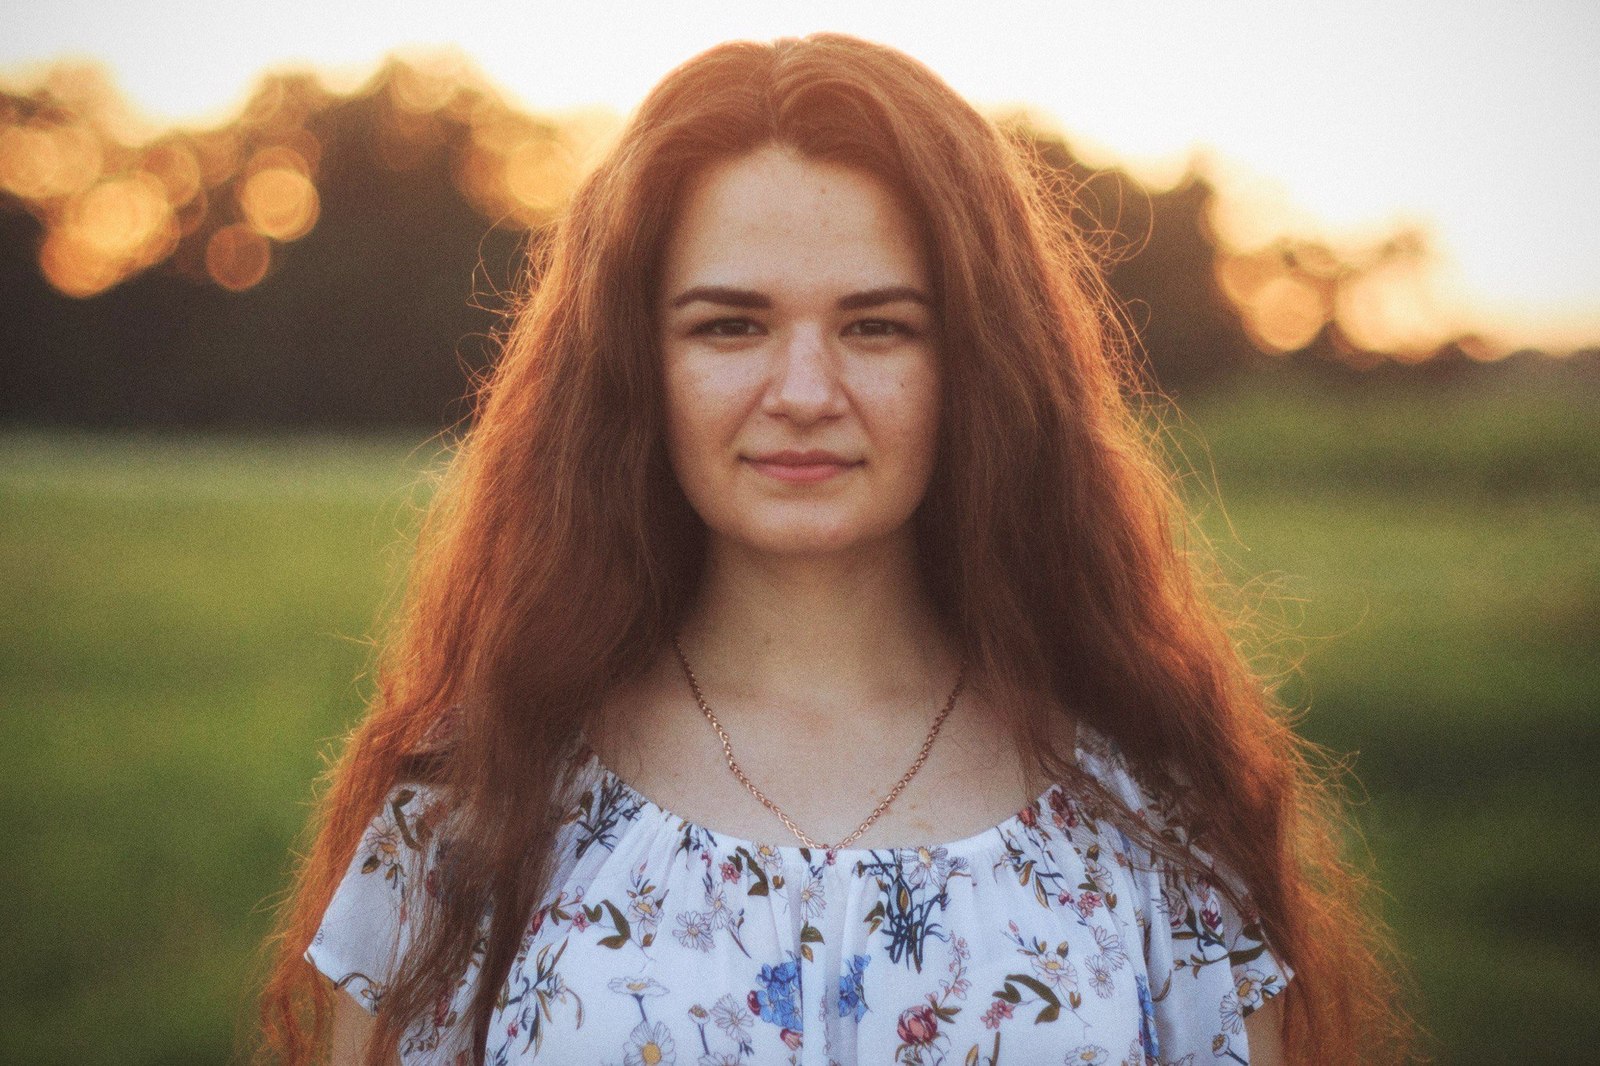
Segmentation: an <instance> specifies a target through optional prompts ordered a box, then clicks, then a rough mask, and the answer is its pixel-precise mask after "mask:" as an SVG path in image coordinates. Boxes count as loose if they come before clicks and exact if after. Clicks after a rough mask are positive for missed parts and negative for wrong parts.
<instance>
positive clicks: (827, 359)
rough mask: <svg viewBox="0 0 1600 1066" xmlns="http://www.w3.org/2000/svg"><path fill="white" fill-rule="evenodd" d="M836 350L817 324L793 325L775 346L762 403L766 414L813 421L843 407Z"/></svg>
mask: <svg viewBox="0 0 1600 1066" xmlns="http://www.w3.org/2000/svg"><path fill="white" fill-rule="evenodd" d="M843 402H844V390H843V388H842V387H841V383H840V381H839V353H838V352H836V351H835V350H834V348H833V346H832V345H830V344H829V343H828V338H827V335H826V334H825V333H823V331H822V330H821V329H820V328H816V327H812V326H796V327H795V328H794V329H792V330H790V331H789V332H788V334H787V336H784V337H782V338H781V339H780V341H779V343H778V344H777V345H775V346H774V351H773V355H772V365H771V374H770V377H769V379H768V382H767V391H766V396H765V398H764V403H763V404H762V407H763V409H764V410H765V411H766V412H767V413H768V414H773V415H783V416H786V417H789V418H793V419H795V420H797V421H812V420H815V419H817V418H822V417H826V416H828V415H830V414H835V413H837V412H838V411H839V410H841V409H842V408H843Z"/></svg>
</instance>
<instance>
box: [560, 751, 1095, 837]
mask: <svg viewBox="0 0 1600 1066" xmlns="http://www.w3.org/2000/svg"><path fill="white" fill-rule="evenodd" d="M1084 728H1085V726H1084V725H1083V723H1082V722H1079V723H1077V726H1076V730H1075V734H1074V738H1073V757H1074V760H1075V761H1076V760H1077V759H1078V756H1080V755H1082V754H1083V730H1084ZM584 746H585V747H586V748H588V750H589V755H588V758H587V759H586V760H585V765H584V770H585V772H586V779H588V775H598V777H599V779H600V781H601V783H603V784H608V785H610V786H611V787H613V788H616V789H617V790H618V791H620V792H622V793H623V794H625V795H626V796H628V798H629V799H631V800H632V801H633V802H634V803H636V804H638V806H639V808H640V810H641V812H643V813H645V814H648V815H649V816H650V817H651V818H654V819H656V820H658V821H662V822H671V823H673V824H674V825H675V826H677V827H679V829H680V831H687V832H691V833H695V834H703V835H704V836H705V837H707V838H708V839H710V840H711V841H714V842H715V843H716V845H717V846H718V847H720V848H722V849H725V850H727V851H730V852H732V851H737V850H738V849H740V848H744V849H746V850H747V851H749V852H750V853H751V854H752V855H753V854H756V853H757V852H758V850H760V849H770V851H772V852H776V853H777V854H778V855H779V856H780V857H781V858H782V859H783V860H784V861H785V862H786V863H789V864H791V865H806V866H811V865H815V864H816V863H817V862H818V861H823V862H826V864H827V865H830V866H831V865H846V866H851V865H854V864H855V863H856V862H858V861H862V860H869V859H872V857H873V853H875V852H877V853H885V852H887V853H892V854H894V853H903V852H908V851H909V852H918V851H929V852H934V851H940V850H942V851H944V852H945V854H946V855H948V856H951V857H957V856H963V855H971V854H973V853H978V852H983V851H985V850H991V849H992V848H993V846H994V845H996V844H998V845H1000V846H1001V847H1002V848H1003V847H1004V845H1005V843H1006V838H1007V837H1008V836H1009V835H1011V834H1013V833H1017V832H1022V831H1024V830H1026V829H1027V825H1026V823H1025V822H1024V816H1025V815H1026V814H1027V813H1028V812H1029V811H1033V812H1035V813H1036V814H1039V813H1042V812H1043V811H1045V810H1046V809H1047V808H1048V806H1049V802H1050V797H1051V795H1052V794H1053V793H1055V792H1058V791H1060V790H1061V789H1062V785H1061V783H1060V782H1055V783H1053V784H1051V785H1050V786H1049V787H1048V788H1046V789H1045V790H1044V791H1043V792H1041V793H1040V794H1039V795H1038V796H1035V797H1034V798H1033V800H1032V801H1031V802H1029V803H1027V804H1024V805H1023V806H1022V807H1020V808H1018V809H1017V810H1016V811H1014V812H1013V813H1012V814H1011V815H1010V816H1009V817H1007V818H1005V819H1004V820H1002V821H1000V822H997V823H996V824H994V825H991V826H989V827H987V828H985V829H980V830H978V831H977V832H976V833H972V834H969V835H968V836H964V837H961V838H959V839H956V840H941V841H924V842H920V843H914V844H879V845H876V846H873V847H862V846H860V845H851V846H850V847H847V848H835V849H833V853H832V854H833V858H832V860H831V861H828V860H827V852H826V851H825V850H824V849H820V848H808V847H806V846H805V845H804V844H799V843H794V844H779V843H776V842H774V841H771V840H751V839H747V838H744V837H738V836H735V835H733V834H732V833H724V832H722V831H721V830H719V829H713V828H711V827H710V826H707V825H703V824H701V823H699V822H696V821H694V820H692V819H689V818H685V817H683V816H682V815H680V814H677V813H676V812H674V811H671V810H669V809H667V808H666V807H663V806H662V805H661V804H659V803H657V802H655V801H654V800H652V799H651V798H650V797H649V796H646V795H645V794H644V793H643V792H641V791H639V790H638V789H637V788H635V787H633V785H631V784H629V783H628V782H627V780H626V779H624V778H623V777H622V775H620V774H618V773H617V772H616V771H615V770H613V769H611V767H609V766H607V765H606V764H605V762H603V761H602V760H601V758H600V755H599V753H597V752H596V751H594V749H593V748H592V747H589V746H588V745H584ZM1080 765H1081V763H1080Z"/></svg>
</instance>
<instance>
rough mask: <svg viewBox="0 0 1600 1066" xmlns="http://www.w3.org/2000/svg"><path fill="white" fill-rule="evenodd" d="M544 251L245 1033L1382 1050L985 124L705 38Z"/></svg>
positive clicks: (1128, 379) (1359, 942) (1085, 288)
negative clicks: (260, 1008)
mask: <svg viewBox="0 0 1600 1066" xmlns="http://www.w3.org/2000/svg"><path fill="white" fill-rule="evenodd" d="M534 274H535V281H534V282H533V283H532V284H531V285H530V295H529V297H528V299H527V301H526V303H525V305H524V306H523V308H522V309H521V310H520V311H519V313H518V315H517V318H516V320H515V322H514V324H513V328H512V329H511V331H510V333H509V335H508V339H507V343H506V346H505V350H504V353H503V358H502V359H501V360H500V362H499V365H498V366H497V368H496V370H495V373H494V376H493V378H492V380H490V381H489V382H487V384H486V386H485V388H484V392H483V396H482V403H481V405H480V409H479V412H478V417H477V419H476V422H475V424H474V425H473V427H472V429H471V431H470V433H469V434H468V436H467V438H466V439H465V441H464V442H463V444H462V445H461V447H460V449H459V452H458V454H457V455H456V457H455V460H454V464H453V466H452V468H451V471H450V475H449V477H448V478H447V479H446V482H445V484H444V485H443V486H442V488H441V490H440V492H439V493H438V494H437V496H436V497H435V500H434V502H433V503H432V504H431V509H430V512H429V515H428V520H427V522H426V523H425V526H424V529H423V535H422V544H421V548H420V551H419V555H418V558H417V562H416V564H415V569H414V576H413V584H412V588H411V596H410V599H409V600H408V606H407V611H406V613H405V615H404V618H403V625H402V626H401V627H400V629H399V630H398V631H397V634H396V636H395V637H394V638H393V639H392V640H391V642H390V644H389V646H388V648H387V652H388V654H387V656H386V658H385V660H384V662H383V664H382V669H381V671H380V679H381V684H380V686H379V691H378V694H377V697H376V699H375V701H374V705H373V706H372V708H371V711H370V713H369V715H368V717H367V718H366V720H365V721H364V723H363V724H362V726H361V727H360V728H359V729H358V730H357V731H356V733H355V734H354V735H353V736H352V737H351V738H350V740H349V743H348V746H347V748H346V751H345V754H344V756H343V758H342V760H341V761H340V763H339V765H338V767H337V768H336V770H335V772H334V774H333V776H332V787H331V789H330V790H329V791H328V793H327V795H326V798H325V799H324V800H323V804H322V809H321V812H320V818H319V821H318V823H317V835H316V838H315V841H316V842H315V845H314V847H313V848H312V850H311V852H310V854H309V857H308V858H307V860H306V861H305V863H304V864H303V867H302V869H301V872H300V879H299V883H298V886H297V890H296V893H295V894H294V896H293V898H292V900H291V901H290V903H289V904H288V905H287V906H286V909H285V912H284V918H283V926H282V929H281V930H280V945H279V946H280V949H281V951H280V958H279V962H278V965H277V969H276V971H275V973H274V975H273V978H272V981H271V983H270V985H269V987H268V989H267V994H266V997H265V1000H264V1012H263V1013H264V1020H265V1025H266V1032H267V1040H266V1042H265V1048H266V1050H268V1051H273V1052H276V1053H278V1054H279V1056H280V1057H281V1058H283V1059H285V1060H287V1061H290V1062H295V1063H300V1062H304V1061H307V1060H308V1059H309V1058H310V1057H311V1056H312V1055H313V1054H314V1053H315V1052H316V1050H317V1048H319V1047H320V1046H321V1045H322V1044H323V1043H325V1042H326V1041H327V1040H328V1039H329V1036H330V1030H331V1039H332V1044H333V1047H334V1057H335V1060H336V1061H339V1062H350V1063H355V1062H367V1063H385V1062H394V1061H396V1058H397V1057H398V1059H399V1061H402V1062H405V1063H408V1064H409V1063H420V1062H448V1063H457V1062H459V1063H474V1062H491V1063H512V1062H528V1061H534V1060H537V1061H546V1062H555V1063H563V1064H574V1063H601V1062H627V1063H629V1064H638V1063H667V1062H677V1063H704V1064H710V1063H741V1064H743V1063H779V1062H796V1063H816V1064H819V1066H821V1064H829V1063H841V1064H845V1063H858V1062H859V1063H888V1062H897V1063H930V1064H931V1063H936V1062H951V1063H956V1062H963V1063H1000V1062H1004V1063H1008V1064H1029V1063H1042V1062H1062V1061H1068V1062H1074V1063H1078V1062H1082V1063H1120V1062H1130V1063H1180V1062H1181V1063H1202V1062H1210V1061H1212V1060H1213V1059H1218V1060H1221V1061H1228V1062H1245V1061H1247V1060H1248V1061H1254V1062H1257V1063H1273V1062H1279V1061H1318V1062H1353V1061H1357V1059H1358V1057H1359V1058H1360V1060H1361V1061H1364V1062H1365V1061H1374V1060H1376V1059H1381V1058H1382V1057H1383V1056H1384V1055H1386V1054H1387V1055H1390V1056H1394V1055H1397V1051H1396V1049H1395V1045H1394V1043H1393V1041H1388V1040H1387V1038H1388V1037H1390V1036H1392V1035H1393V1034H1394V1033H1396V1032H1399V1031H1400V1026H1399V1025H1398V1022H1397V1019H1396V1016H1395V1015H1394V1014H1393V1008H1391V1007H1390V1006H1389V1004H1390V1003H1391V1002H1392V1001H1391V999H1390V996H1389V992H1390V989H1389V985H1388V983H1387V978H1386V976H1385V973H1384V970H1383V969H1382V968H1381V967H1380V966H1379V965H1377V963H1376V961H1375V956H1374V954H1373V951H1372V949H1371V943H1372V937H1371V935H1370V932H1368V930H1370V928H1371V926H1370V925H1368V924H1364V922H1365V918H1364V916H1363V914H1362V913H1361V911H1360V910H1359V908H1358V907H1357V906H1356V905H1355V900H1354V895H1353V893H1354V888H1353V886H1354V884H1355V879H1354V877H1353V875H1352V874H1350V873H1349V872H1348V871H1347V869H1346V868H1345V867H1344V866H1343V865H1342V864H1341V862H1340V861H1339V859H1338V857H1337V840H1338V834H1337V831H1336V830H1337V828H1338V823H1337V821H1336V820H1335V815H1336V814H1337V811H1336V809H1335V807H1334V805H1333V804H1332V802H1331V801H1330V800H1329V799H1328V793H1327V791H1326V789H1325V787H1324V786H1322V785H1321V784H1319V783H1318V781H1317V779H1315V778H1314V777H1313V775H1312V774H1311V773H1310V771H1309V770H1308V768H1307V763H1306V761H1305V759H1304V758H1303V755H1302V751H1303V748H1302V745H1301V742H1300V741H1298V740H1297V738H1296V737H1295V736H1294V735H1293V733H1291V732H1290V730H1289V729H1288V727H1287V726H1286V725H1285V724H1284V723H1283V720H1282V716H1281V715H1280V714H1279V713H1278V712H1279V708H1278V707H1277V706H1276V705H1275V704H1274V702H1273V699H1272V696H1271V693H1270V690H1269V687H1268V686H1267V685H1265V684H1264V683H1263V682H1262V681H1261V679H1259V678H1258V677H1256V676H1254V675H1253V674H1252V673H1251V671H1250V670H1249V669H1248V668H1247V667H1246V665H1245V664H1244V662H1243V661H1242V660H1241V657H1240V655H1239V653H1238V652H1237V651H1236V649H1235V645H1234V643H1233V640H1232V639H1231V637H1230V635H1229V625H1228V621H1229V620H1228V619H1226V618H1224V617H1222V616H1220V615H1219V613H1218V611H1217V609H1216V608H1215V607H1213V606H1212V605H1211V603H1210V601H1209V599H1208V598H1207V597H1206V595H1204V589H1203V586H1202V582H1201V577H1200V575H1199V572H1198V571H1197V570H1196V569H1195V565H1194V563H1193V562H1192V560H1191V555H1190V553H1189V551H1188V550H1187V549H1183V550H1180V548H1179V547H1177V546H1176V545H1175V544H1174V542H1173V539H1172V537H1171V530H1172V519H1173V518H1174V516H1175V515H1176V514H1177V513H1178V512H1177V511H1176V510H1175V508H1176V506H1177V503H1176V497H1175V495H1174V493H1173V491H1172V485H1171V478H1170V475H1169V474H1167V473H1166V472H1164V471H1163V469H1162V468H1161V467H1160V466H1159V465H1158V463H1157V462H1156V460H1155V458H1154V457H1153V452H1152V450H1151V449H1149V448H1148V447H1147V445H1146V443H1145V441H1146V437H1145V433H1146V432H1147V431H1146V430H1145V429H1142V428H1141V423H1140V422H1139V420H1138V417H1137V414H1136V412H1134V411H1133V410H1131V409H1130V406H1129V404H1128V401H1127V399H1126V397H1125V393H1126V392H1129V391H1131V390H1130V389H1129V388H1128V387H1129V386H1131V385H1135V384H1136V382H1135V380H1134V378H1133V377H1132V375H1131V374H1130V372H1129V369H1128V367H1129V364H1128V361H1127V357H1126V348H1125V344H1124V342H1123V341H1122V340H1121V337H1120V334H1119V332H1118V331H1117V329H1116V321H1117V319H1116V315H1115V312H1114V305H1113V304H1112V303H1111V301H1110V298H1109V296H1108V293H1107V290H1106V289H1105V286H1104V284H1103V282H1102V280H1101V279H1100V277H1099V275H1098V274H1097V273H1096V271H1095V269H1094V267H1093V265H1092V263H1091V261H1090V259H1089V257H1088V255H1087V254H1086V251H1085V248H1084V246H1083V244H1082V243H1081V240H1080V239H1079V238H1078V237H1076V236H1075V235H1074V234H1073V233H1072V232H1071V230H1070V228H1069V227H1068V226H1067V225H1066V223H1065V221H1064V214H1063V212H1062V211H1061V209H1060V208H1059V206H1052V202H1051V200H1050V196H1049V192H1048V190H1047V188H1046V186H1045V185H1044V184H1043V183H1042V182H1041V181H1040V180H1039V178H1038V177H1037V175H1036V174H1035V172H1034V171H1033V170H1032V169H1031V166H1030V164H1029V162H1028V159H1027V157H1026V156H1025V154H1024V153H1022V152H1021V151H1020V150H1019V149H1018V148H1017V147H1016V146H1014V145H1013V144H1012V143H1011V141H1009V140H1008V138H1007V137H1006V136H1005V135H1004V134H1003V133H1002V132H1000V131H999V130H997V129H996V127H994V126H993V125H992V124H991V123H989V122H988V121H986V120H985V119H983V118H982V117H980V116H979V115H978V114H977V113H976V112H975V111H973V110H972V108H971V107H969V106H968V105H967V104H966V103H965V102H963V101H962V100H961V99H960V98H959V97H958V96H957V95H955V94H954V93H953V92H952V91H951V90H950V89H949V88H948V87H947V86H946V85H944V84H943V83H942V82H941V81H940V80H939V79H938V78H936V77H935V76H934V75H933V74H932V73H930V72H929V71H928V70H927V69H925V68H924V67H923V66H921V65H920V64H918V63H917V62H915V61H913V60H911V59H910V58H908V57H906V56H904V55H902V54H900V53H898V52H895V51H892V50H890V49H887V48H884V47H881V46H877V45H872V44H869V43H866V42H863V41H860V40H856V39H853V38H849V37H845V36H840V35H834V34H818V35H814V36H812V37H807V38H804V39H799V40H797V39H785V40H780V41H777V42H775V43H772V44H755V43H733V44H727V45H723V46H720V47H718V48H714V49H712V50H710V51H709V52H706V53H704V54H703V55H700V56H698V57H696V58H695V59H693V60H691V61H689V62H688V63H686V64H684V65H683V66H681V67H679V68H678V69H676V70H675V71H673V72H672V73H671V74H669V75H668V76H667V78H666V79H665V80H664V81H663V82H662V83H661V84H660V85H659V86H658V87H657V88H656V89H655V90H654V91H653V92H652V93H651V94H650V96H649V97H648V98H647V99H646V100H645V102H644V103H643V105H642V106H641V108H640V109H639V111H638V113H637V114H636V116H635V117H634V118H633V121H632V122H631V124H630V125H629V127H628V129H627V130H626V131H625V133H624V134H623V136H622V137H621V140H620V142H619V143H618V144H617V146H616V147H615V149H614V150H613V151H612V152H611V154H610V155H609V157H608V158H607V159H606V160H605V161H604V162H603V163H601V164H600V165H599V167H598V168H597V169H596V170H595V171H594V172H593V173H592V174H591V175H590V176H589V177H588V179H587V180H586V181H585V182H584V183H583V185H582V187H581V188H580V189H579V190H578V192H577V194H576V196H575V198H574V199H573V201H572V203H571V205H570V207H569V209H568V210H567V213H566V215H565V216H564V218H563V220H562V222H561V224H560V226H559V228H558V230H557V231H556V234H555V236H554V238H553V240H552V241H551V242H550V243H548V244H547V245H546V246H545V247H544V250H543V251H542V252H541V253H540V259H539V262H538V263H537V264H536V270H535V271H534ZM318 971H320V974H319V972H318ZM330 1006H331V1008H332V1009H331V1025H330V1024H329V1023H330V1011H329V1007H330ZM1386 1049H1387V1050H1386Z"/></svg>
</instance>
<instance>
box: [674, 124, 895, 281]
mask: <svg viewBox="0 0 1600 1066" xmlns="http://www.w3.org/2000/svg"><path fill="white" fill-rule="evenodd" d="M920 252H921V249H920V237H919V235H918V233H917V231H916V226H915V224H914V223H913V222H912V220H911V218H910V217H909V215H908V214H907V213H906V211H905V210H904V208H903V207H902V206H901V204H900V202H899V200H898V199H897V197H896V196H895V195H894V194H893V192H892V191H891V190H890V189H889V188H888V186H887V185H886V184H885V183H883V182H882V181H881V180H879V179H878V178H877V177H876V176H874V175H872V174H871V173H869V172H867V171H864V170H860V169H857V168H853V167H845V166H842V165H839V164H835V163H827V162H819V161H815V160H809V159H806V158H804V157H800V156H797V155H794V154H792V153H786V152H780V151H778V150H766V149H764V150H761V151H759V152H757V153H752V154H750V155H747V156H742V157H739V158H737V159H734V160H729V161H725V162H723V163H720V164H717V165H715V166H713V167H711V168H708V170H707V171H705V172H703V173H702V174H701V175H699V176H698V178H697V180H696V181H694V182H693V183H691V184H690V186H689V187H688V188H687V189H686V190H685V194H684V198H683V202H682V204H681V205H680V210H679V211H678V212H677V213H676V220H675V224H674V227H673V230H672V232H671V234H670V235H669V238H668V242H667V254H666V262H665V267H666V269H665V274H666V276H667V277H668V278H669V279H670V280H671V281H673V282H677V283H679V284H681V285H687V284H695V285H725V286H732V287H742V288H749V289H764V288H773V287H780V288H783V289H786V290H794V289H797V288H820V289H823V290H826V291H827V292H828V293H830V294H839V293H840V292H842V291H846V290H856V289H869V288H873V287H879V286H883V285H890V284H912V285H919V284H920V283H921V281H922V270H923V263H922V258H921V255H920ZM669 298H670V297H669Z"/></svg>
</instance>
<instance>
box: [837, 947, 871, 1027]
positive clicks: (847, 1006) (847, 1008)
mask: <svg viewBox="0 0 1600 1066" xmlns="http://www.w3.org/2000/svg"><path fill="white" fill-rule="evenodd" d="M871 961H872V956H871V955H856V956H853V957H852V958H851V959H850V968H849V970H848V971H847V972H846V973H844V974H843V975H842V976H841V977H840V978H839V1017H841V1018H848V1017H850V1016H851V1015H852V1014H853V1015H855V1020H856V1021H858V1022H859V1021H860V1020H861V1016H862V1015H863V1014H865V1013H867V997H866V992H865V990H864V989H863V988H862V987H861V975H862V973H863V971H865V970H866V968H867V963H869V962H871Z"/></svg>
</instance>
